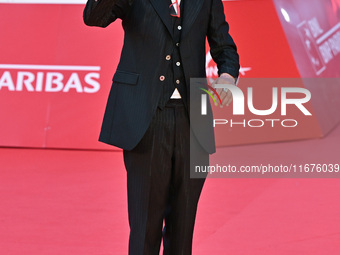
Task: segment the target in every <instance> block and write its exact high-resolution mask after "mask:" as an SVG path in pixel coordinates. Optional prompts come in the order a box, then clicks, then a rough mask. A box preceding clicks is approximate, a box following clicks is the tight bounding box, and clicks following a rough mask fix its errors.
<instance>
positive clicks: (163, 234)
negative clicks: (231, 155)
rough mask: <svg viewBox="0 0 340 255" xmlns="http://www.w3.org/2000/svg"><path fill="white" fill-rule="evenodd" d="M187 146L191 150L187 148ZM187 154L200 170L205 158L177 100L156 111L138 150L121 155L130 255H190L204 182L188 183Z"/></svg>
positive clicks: (180, 102) (193, 180) (207, 160)
mask: <svg viewBox="0 0 340 255" xmlns="http://www.w3.org/2000/svg"><path fill="white" fill-rule="evenodd" d="M190 146H191V148H190ZM190 151H191V154H192V153H194V154H195V155H194V156H195V158H197V159H199V161H200V162H199V164H202V165H208V164H209V154H208V153H207V152H206V151H204V150H203V148H202V147H201V146H200V145H199V143H198V142H197V140H196V139H195V137H194V136H193V134H192V132H191V130H190V125H189V117H188V114H187V111H186V109H185V107H184V104H183V102H182V100H181V99H170V100H169V101H168V103H167V104H166V105H165V107H164V108H163V109H160V108H157V111H156V113H155V115H154V116H153V119H152V121H151V124H150V126H149V128H148V130H147V131H146V133H145V135H144V136H143V138H142V140H141V141H140V142H139V143H138V145H137V146H136V147H135V148H134V149H133V150H131V151H127V150H124V151H123V155H124V163H125V167H126V171H127V190H128V213H129V225H130V237H129V255H159V251H160V244H161V241H162V239H163V247H164V249H163V254H164V255H190V254H191V253H192V238H193V230H194V225H195V218H196V210H197V204H198V200H199V197H200V194H201V190H202V188H203V185H204V182H205V178H200V179H193V178H190Z"/></svg>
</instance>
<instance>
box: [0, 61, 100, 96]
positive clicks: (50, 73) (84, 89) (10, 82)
mask: <svg viewBox="0 0 340 255" xmlns="http://www.w3.org/2000/svg"><path fill="white" fill-rule="evenodd" d="M99 71H100V66H73V65H72V66H70V65H59V66H57V65H13V64H0V90H4V89H7V90H9V91H24V90H26V91H31V92H65V93H67V92H76V93H97V92H98V91H99V90H100V83H99V81H98V80H99V78H100V73H99Z"/></svg>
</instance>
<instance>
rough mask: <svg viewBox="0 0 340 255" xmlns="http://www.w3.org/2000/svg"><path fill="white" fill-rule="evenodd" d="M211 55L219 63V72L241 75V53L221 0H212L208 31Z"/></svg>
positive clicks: (235, 75)
mask: <svg viewBox="0 0 340 255" xmlns="http://www.w3.org/2000/svg"><path fill="white" fill-rule="evenodd" d="M207 38H208V42H209V45H210V53H211V57H212V58H213V60H214V61H215V62H216V64H217V68H218V74H219V75H221V73H228V74H230V75H231V76H233V77H234V78H237V77H238V75H239V69H240V64H239V55H238V53H237V47H236V45H235V43H234V40H233V39H232V37H231V36H230V34H229V24H228V23H227V22H226V20H225V15H224V8H223V4H222V1H221V0H212V6H211V13H210V20H209V27H208V33H207Z"/></svg>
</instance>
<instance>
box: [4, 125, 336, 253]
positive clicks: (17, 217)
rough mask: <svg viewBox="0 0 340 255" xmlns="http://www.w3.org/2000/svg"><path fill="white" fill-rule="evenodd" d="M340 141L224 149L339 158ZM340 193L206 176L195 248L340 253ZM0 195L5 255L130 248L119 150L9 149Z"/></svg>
mask: <svg viewBox="0 0 340 255" xmlns="http://www.w3.org/2000/svg"><path fill="white" fill-rule="evenodd" d="M339 144H340V128H339V127H338V128H337V129H336V130H334V131H333V132H332V133H331V134H330V135H329V136H328V137H326V138H324V139H320V140H308V141H298V142H287V143H277V144H263V145H251V146H239V147H230V148H225V149H223V150H226V153H227V154H226V155H229V157H230V160H231V161H232V162H233V163H237V162H244V163H246V164H252V163H254V162H259V161H261V160H263V159H264V156H265V158H266V159H272V158H275V161H276V162H288V163H289V161H290V160H294V161H296V160H298V159H301V160H302V161H303V162H308V161H310V163H312V162H316V161H317V162H320V163H340V150H339V147H338V146H339ZM280 160H281V161H280ZM339 176H340V174H339ZM339 197H340V179H208V180H207V182H206V185H205V187H204V190H203V194H202V198H201V201H200V205H199V212H198V215H197V225H196V229H195V238H194V250H193V254H194V255H207V254H218V255H220V254H221V255H228V254H230V255H258V254H259V255H267V254H268V255H273V254H275V255H281V254H282V255H295V254H296V255H301V254H308V255H325V254H327V255H333V254H334V255H337V254H340V216H339V215H340V203H339V202H338V199H339ZM0 201H1V207H0V254H4V255H33V254H34V255H61V254H62V255H78V254H79V255H80V254H81V255H90V254H91V255H109V254H112V255H119V254H124V255H126V254H127V242H128V220H127V203H126V177H125V170H124V167H123V161H122V155H121V152H107V151H70V150H69V151H63V150H39V149H9V148H2V149H0Z"/></svg>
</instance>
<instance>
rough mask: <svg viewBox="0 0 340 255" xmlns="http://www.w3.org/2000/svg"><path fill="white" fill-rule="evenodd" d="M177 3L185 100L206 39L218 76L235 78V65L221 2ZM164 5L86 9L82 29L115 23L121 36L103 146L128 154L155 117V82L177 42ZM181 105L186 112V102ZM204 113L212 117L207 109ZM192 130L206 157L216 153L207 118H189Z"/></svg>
mask: <svg viewBox="0 0 340 255" xmlns="http://www.w3.org/2000/svg"><path fill="white" fill-rule="evenodd" d="M182 1H185V2H184V3H183V4H184V11H183V13H182V15H183V21H182V31H181V41H180V45H179V47H180V48H179V50H180V54H181V63H182V67H183V70H184V76H185V80H186V90H187V95H190V89H192V88H190V87H191V86H190V78H194V77H195V78H197V77H201V78H204V77H205V76H206V73H205V64H206V63H205V55H206V48H205V42H206V38H208V42H209V45H210V48H211V55H212V57H213V59H214V61H215V62H216V63H217V66H218V71H219V73H229V74H231V75H232V76H234V77H237V76H238V70H239V61H238V54H237V51H236V46H235V43H234V42H233V40H232V38H231V36H230V35H229V25H228V23H227V22H226V21H225V16H224V11H223V4H222V1H221V0H182ZM169 3H170V0H99V1H95V0H89V1H88V2H87V4H86V7H85V10H84V22H85V24H86V25H89V26H99V27H106V26H108V25H109V24H110V23H111V22H113V21H115V20H116V19H117V18H120V19H122V25H123V29H124V31H125V37H124V46H123V49H122V53H121V58H120V62H119V64H118V67H117V71H116V73H115V74H114V76H113V84H112V87H111V91H110V94H109V98H108V102H107V107H106V111H105V115H104V120H103V124H102V130H101V134H100V138H99V140H100V141H102V142H105V143H108V144H112V145H115V146H117V147H120V148H123V149H126V150H131V149H133V148H134V147H135V146H136V145H137V143H138V142H139V141H140V140H141V138H142V137H143V135H144V134H145V132H146V130H147V128H148V126H149V124H150V121H151V119H152V117H153V116H154V113H155V111H156V108H157V106H158V102H159V98H160V96H161V91H162V89H161V86H162V81H161V79H160V77H161V76H162V75H164V73H165V72H166V71H165V70H167V68H169V61H167V60H166V56H167V55H168V54H171V52H172V49H173V47H176V46H175V45H176V43H177V42H175V41H174V40H173V26H172V20H171V16H170V15H169ZM108 43H109V42H108ZM165 79H166V77H165ZM185 103H186V106H187V109H188V111H189V112H190V104H189V101H186V102H185ZM197 111H198V112H199V111H200V109H197ZM208 111H209V113H211V108H210V105H208ZM198 115H199V114H197V116H198ZM191 127H192V129H193V131H194V134H195V135H196V137H197V138H198V140H199V142H200V144H201V145H202V147H203V148H204V149H205V150H206V151H207V152H208V153H213V152H215V141H214V133H213V126H212V115H211V114H208V115H207V116H205V117H202V118H194V120H191ZM188 139H189V138H188Z"/></svg>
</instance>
